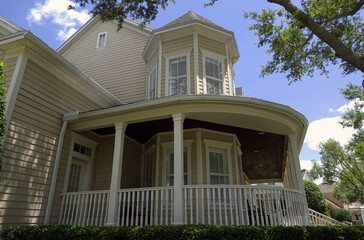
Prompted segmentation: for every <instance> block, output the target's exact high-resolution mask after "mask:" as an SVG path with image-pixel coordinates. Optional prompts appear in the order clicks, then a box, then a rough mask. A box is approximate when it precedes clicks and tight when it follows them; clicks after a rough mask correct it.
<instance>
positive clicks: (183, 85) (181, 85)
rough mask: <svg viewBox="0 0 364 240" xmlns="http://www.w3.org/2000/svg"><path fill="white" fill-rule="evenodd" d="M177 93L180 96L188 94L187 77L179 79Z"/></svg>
mask: <svg viewBox="0 0 364 240" xmlns="http://www.w3.org/2000/svg"><path fill="white" fill-rule="evenodd" d="M177 93H178V94H179V95H180V94H186V93H187V78H186V77H183V78H179V79H178V86H177Z"/></svg>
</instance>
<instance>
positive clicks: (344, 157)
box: [308, 84, 364, 204]
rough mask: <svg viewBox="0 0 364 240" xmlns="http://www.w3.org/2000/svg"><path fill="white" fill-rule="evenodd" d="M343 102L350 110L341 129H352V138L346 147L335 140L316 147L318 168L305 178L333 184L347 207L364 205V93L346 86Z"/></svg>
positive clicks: (336, 194)
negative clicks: (354, 204) (322, 180)
mask: <svg viewBox="0 0 364 240" xmlns="http://www.w3.org/2000/svg"><path fill="white" fill-rule="evenodd" d="M341 93H342V94H343V95H344V97H345V99H346V100H350V101H351V103H353V106H352V108H351V109H350V110H348V111H347V112H346V113H345V114H344V115H343V116H342V121H341V125H342V126H343V127H351V128H353V129H354V134H353V136H352V138H351V140H350V141H349V143H348V144H347V145H345V146H341V145H340V143H339V142H338V141H336V140H334V139H329V140H327V141H326V142H322V143H320V145H319V148H320V154H321V165H319V164H317V163H316V162H314V165H313V168H312V170H311V171H309V172H308V174H309V175H310V176H311V177H312V178H313V179H317V178H319V177H323V178H324V180H325V181H327V182H329V183H334V182H335V183H336V184H335V188H334V193H333V195H334V197H335V198H337V199H345V200H347V201H348V202H349V203H352V202H360V203H362V204H363V203H364V128H363V124H364V89H362V88H361V87H359V86H355V85H353V84H348V85H347V88H346V89H341Z"/></svg>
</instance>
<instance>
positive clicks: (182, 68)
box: [166, 55, 189, 96]
mask: <svg viewBox="0 0 364 240" xmlns="http://www.w3.org/2000/svg"><path fill="white" fill-rule="evenodd" d="M188 58H189V56H188V55H182V56H178V57H171V58H167V68H168V70H167V72H166V73H167V74H166V75H167V84H168V88H167V89H168V92H167V93H166V95H168V96H173V95H181V94H187V93H188V64H189V63H188V62H189V61H188ZM167 89H166V90H167Z"/></svg>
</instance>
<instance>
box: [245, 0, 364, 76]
mask: <svg viewBox="0 0 364 240" xmlns="http://www.w3.org/2000/svg"><path fill="white" fill-rule="evenodd" d="M267 1H268V2H270V3H275V4H278V5H280V6H282V7H283V8H282V9H274V10H273V9H269V8H268V9H263V10H262V12H261V13H257V12H244V16H245V18H250V19H251V20H253V21H255V24H253V25H252V26H251V27H250V28H249V29H250V30H253V31H255V34H256V35H257V36H258V37H259V43H258V47H262V46H268V50H267V53H268V54H272V56H273V59H272V60H271V61H268V62H267V64H266V65H265V66H263V68H262V71H261V76H265V75H268V74H272V73H286V77H287V78H288V80H289V82H290V83H292V82H295V81H297V80H301V78H302V77H303V76H310V77H312V76H313V73H314V71H315V70H319V71H320V73H321V74H326V75H327V73H328V70H327V66H328V65H329V63H331V64H334V65H335V64H339V63H340V67H341V68H342V70H343V74H350V73H352V72H355V71H357V70H360V71H362V72H364V55H363V53H364V42H363V39H364V21H363V19H362V17H361V15H360V14H361V11H362V10H363V9H364V8H363V5H364V0H346V1H343V0H301V8H300V9H299V8H298V7H296V6H295V5H294V4H293V3H292V2H291V1H289V0H267ZM340 60H341V61H340Z"/></svg>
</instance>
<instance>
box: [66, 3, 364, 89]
mask: <svg viewBox="0 0 364 240" xmlns="http://www.w3.org/2000/svg"><path fill="white" fill-rule="evenodd" d="M219 1H221V0H206V4H205V6H211V5H214V3H216V2H219ZM267 1H268V2H269V3H274V4H278V5H280V6H282V7H283V9H279V10H272V9H267V10H262V12H261V13H260V14H259V13H256V12H250V13H248V12H245V17H246V18H250V19H252V20H254V21H255V22H256V23H255V24H254V25H253V26H251V27H250V29H251V30H255V31H256V35H258V36H259V44H258V47H262V46H265V45H268V46H269V49H268V50H267V52H268V53H270V54H273V59H272V60H271V61H268V63H267V64H266V65H265V66H264V67H263V69H262V72H261V76H265V75H267V74H272V73H277V72H280V73H287V75H286V77H287V78H288V80H289V81H290V83H291V82H295V81H297V80H301V78H302V77H303V76H305V75H307V76H310V77H312V76H313V72H314V70H320V71H321V74H327V73H328V71H327V66H328V64H329V63H332V64H338V63H339V60H340V59H341V64H340V67H341V68H342V69H343V73H344V74H350V73H352V72H355V71H358V70H360V71H362V72H364V56H363V54H364V44H363V38H364V21H363V20H362V17H361V16H360V11H361V10H363V5H364V0H345V1H343V0H302V1H301V9H299V8H298V7H296V6H295V5H294V4H293V3H292V2H291V1H290V0H267ZM73 2H75V3H76V4H78V5H79V6H81V7H86V6H88V7H91V8H92V9H91V11H90V12H91V13H92V14H93V15H94V16H96V15H99V16H100V17H101V19H102V20H103V21H108V20H118V22H119V28H120V27H121V26H122V23H123V20H124V19H125V18H126V17H130V18H132V19H141V20H142V24H141V25H144V24H146V23H150V22H151V21H152V20H154V19H155V17H156V15H157V14H158V8H159V7H161V8H162V9H163V10H164V9H165V8H166V7H167V6H168V4H169V3H175V0H138V1H130V0H119V1H117V0H73ZM74 7H75V6H70V8H71V9H72V8H74Z"/></svg>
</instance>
